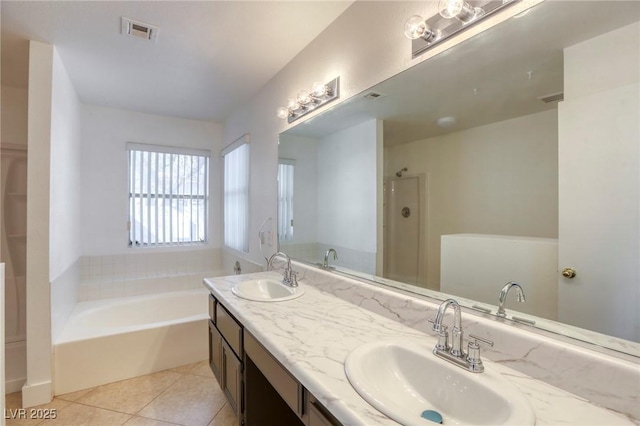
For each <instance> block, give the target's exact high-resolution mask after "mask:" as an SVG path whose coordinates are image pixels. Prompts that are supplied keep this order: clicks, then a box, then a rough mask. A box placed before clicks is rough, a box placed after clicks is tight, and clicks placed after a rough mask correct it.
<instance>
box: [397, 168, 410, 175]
mask: <svg viewBox="0 0 640 426" xmlns="http://www.w3.org/2000/svg"><path fill="white" fill-rule="evenodd" d="M406 171H408V170H407V168H406V167H403V168H401V169H400V170H399V171H398V172H397V173H396V176H398V177H402V172H406Z"/></svg>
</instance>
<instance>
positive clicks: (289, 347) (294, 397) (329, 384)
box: [204, 272, 636, 426]
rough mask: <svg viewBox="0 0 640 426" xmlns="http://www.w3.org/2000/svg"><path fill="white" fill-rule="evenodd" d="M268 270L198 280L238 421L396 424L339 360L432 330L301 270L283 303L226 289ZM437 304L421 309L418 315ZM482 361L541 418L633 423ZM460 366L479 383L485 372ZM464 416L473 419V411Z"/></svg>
mask: <svg viewBox="0 0 640 426" xmlns="http://www.w3.org/2000/svg"><path fill="white" fill-rule="evenodd" d="M303 275H304V274H303ZM333 276H334V277H335V274H333ZM266 278H271V279H274V280H280V279H281V278H282V276H281V275H279V274H277V273H274V272H263V273H257V274H250V275H235V276H227V277H220V278H211V279H206V280H205V282H204V283H205V286H206V287H207V288H208V289H209V291H210V293H211V296H210V300H209V302H210V304H209V308H210V317H211V321H210V341H209V343H210V344H209V346H210V362H211V368H212V370H213V372H214V374H215V375H216V377H217V379H218V381H219V382H220V384H221V387H222V389H223V390H224V392H225V394H226V396H227V398H228V400H229V403H230V404H231V406H232V407H233V408H234V410H235V412H236V414H237V415H238V422H239V424H246V425H256V424H292V425H293V424H305V425H336V424H338V425H340V424H341V425H372V426H373V425H397V424H398V423H396V422H395V421H393V420H392V419H390V418H389V417H387V416H386V415H384V414H382V413H381V412H379V411H378V410H377V409H375V408H374V407H373V406H371V405H369V404H368V403H367V402H366V401H365V399H363V398H362V397H361V396H360V394H358V392H357V391H356V390H355V389H354V387H353V386H352V384H351V383H350V382H349V380H348V378H347V375H346V373H345V360H346V359H347V357H348V355H349V354H350V353H352V352H353V351H354V350H355V349H357V348H359V347H361V346H363V345H365V344H371V343H372V342H384V341H389V342H401V343H402V344H404V343H405V342H407V343H416V344H421V345H425V344H426V345H427V346H428V347H429V348H432V347H433V345H435V343H436V339H435V337H434V336H431V335H426V334H424V333H422V332H421V331H418V330H416V329H414V328H412V327H409V326H407V325H404V324H401V323H400V322H398V321H394V320H392V319H390V318H387V317H385V316H383V315H379V314H377V313H374V312H372V310H370V309H365V307H361V306H358V305H356V304H353V303H350V302H348V301H347V300H344V299H343V298H341V297H336V295H332V294H329V292H327V291H323V290H321V289H320V288H319V287H317V286H316V284H315V283H314V280H313V279H309V278H308V277H307V276H306V275H305V276H303V278H302V279H301V280H300V286H302V287H304V294H303V295H302V296H300V297H298V298H295V299H292V300H287V301H284V302H256V301H251V300H246V299H243V298H240V297H238V296H236V295H235V294H234V293H233V292H232V287H233V286H234V285H235V284H237V283H240V282H244V281H248V280H257V279H266ZM336 279H339V280H345V278H343V277H338V278H336ZM343 288H344V287H343ZM351 291H353V292H354V293H355V292H357V291H358V290H357V288H353V287H352V289H351ZM380 296H381V298H383V297H384V295H383V294H382V293H381V295H380ZM374 299H375V297H374ZM363 306H364V305H363ZM405 309H411V306H410V305H409V304H407V305H405ZM434 309H435V307H434ZM434 312H435V311H434V310H431V311H429V310H424V312H423V313H424V315H423V317H424V318H423V320H424V322H427V320H428V319H429V318H432V317H433V314H434ZM463 315H465V314H463ZM426 352H427V355H428V356H431V354H430V352H429V351H428V350H427V351H426ZM486 368H487V371H489V370H491V371H493V372H496V373H498V374H499V375H500V376H501V377H502V378H503V379H505V380H506V381H508V382H509V383H510V384H511V385H513V387H514V388H516V389H517V391H518V392H519V393H521V394H522V395H524V396H525V397H526V399H527V400H528V402H529V403H530V405H531V408H532V409H533V411H534V413H535V424H537V425H543V424H559V423H566V424H602V425H614V424H633V423H634V422H636V421H634V420H633V419H631V418H630V417H627V416H624V415H621V414H619V413H616V412H614V411H612V410H608V409H605V408H602V407H599V406H597V405H595V404H592V403H590V402H589V401H587V400H586V399H584V398H580V397H578V396H575V395H573V394H571V393H569V392H566V391H563V390H561V389H558V388H556V387H554V386H550V385H548V384H547V383H544V382H542V381H540V380H537V379H534V378H532V377H530V376H527V375H526V374H523V373H520V372H518V371H515V370H512V369H510V368H507V367H505V366H504V365H500V364H497V363H494V362H491V361H488V362H486ZM461 371H462V370H461ZM371 374H376V372H375V371H372V372H371ZM465 374H468V375H469V376H468V377H469V379H470V380H479V381H482V380H483V376H482V375H483V374H485V373H480V374H476V373H471V372H465ZM463 377H466V376H463ZM433 385H434V386H438V383H434V384H433ZM268 416H277V417H268ZM463 420H464V422H465V423H468V424H473V423H474V418H466V419H463ZM265 421H266V423H264V422H265ZM261 422H262V423H261ZM273 422H275V423H273Z"/></svg>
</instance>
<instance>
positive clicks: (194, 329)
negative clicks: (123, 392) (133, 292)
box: [53, 289, 208, 395]
mask: <svg viewBox="0 0 640 426" xmlns="http://www.w3.org/2000/svg"><path fill="white" fill-rule="evenodd" d="M207 295H208V292H207V290H206V289H195V290H185V291H175V292H166V293H160V294H152V295H143V296H133V297H123V298H114V299H103V300H94V301H87V302H80V303H78V304H77V305H76V307H75V309H74V311H73V313H72V314H71V317H70V318H69V320H68V321H67V323H66V324H65V326H64V329H63V330H62V331H61V333H60V335H59V337H58V338H57V339H56V341H55V342H54V348H53V350H54V361H53V379H54V380H53V382H54V394H55V395H60V394H64V393H69V392H74V391H77V390H81V389H86V388H91V387H94V386H98V385H102V384H105V383H111V382H115V381H118V380H124V379H129V378H132V377H136V376H140V375H144V374H149V373H153V372H156V371H161V370H166V369H168V368H173V367H178V366H180V365H184V364H188V363H192V362H197V361H202V360H205V359H207V358H208V340H207V333H208V326H207V318H208V308H207V300H208V299H207V297H208V296H207Z"/></svg>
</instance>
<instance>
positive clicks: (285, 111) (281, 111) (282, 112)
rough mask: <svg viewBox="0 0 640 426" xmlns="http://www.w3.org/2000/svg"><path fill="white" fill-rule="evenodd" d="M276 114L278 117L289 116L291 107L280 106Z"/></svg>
mask: <svg viewBox="0 0 640 426" xmlns="http://www.w3.org/2000/svg"><path fill="white" fill-rule="evenodd" d="M276 115H277V116H278V118H287V117H289V109H288V108H285V107H279V108H278V109H277V110H276Z"/></svg>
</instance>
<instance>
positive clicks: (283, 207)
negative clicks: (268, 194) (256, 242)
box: [278, 159, 295, 241]
mask: <svg viewBox="0 0 640 426" xmlns="http://www.w3.org/2000/svg"><path fill="white" fill-rule="evenodd" d="M294 172H295V165H294V162H293V160H284V159H280V160H279V162H278V239H279V240H280V241H289V240H292V239H293V177H294Z"/></svg>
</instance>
